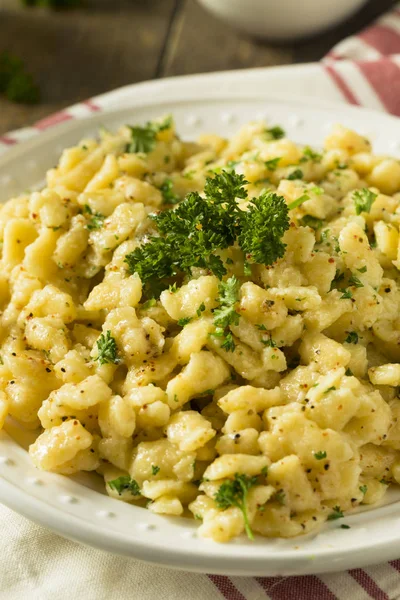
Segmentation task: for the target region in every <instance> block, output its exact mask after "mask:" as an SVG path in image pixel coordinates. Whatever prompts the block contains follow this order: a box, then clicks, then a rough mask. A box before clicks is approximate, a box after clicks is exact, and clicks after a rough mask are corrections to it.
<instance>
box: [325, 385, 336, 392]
mask: <svg viewBox="0 0 400 600" xmlns="http://www.w3.org/2000/svg"><path fill="white" fill-rule="evenodd" d="M335 390H336V387H335V386H334V385H331V387H329V388H328V389H326V390H325V391H324V394H329V392H333V391H335Z"/></svg>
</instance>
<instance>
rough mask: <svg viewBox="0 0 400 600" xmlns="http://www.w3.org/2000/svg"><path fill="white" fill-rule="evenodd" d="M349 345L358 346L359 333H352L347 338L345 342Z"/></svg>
mask: <svg viewBox="0 0 400 600" xmlns="http://www.w3.org/2000/svg"><path fill="white" fill-rule="evenodd" d="M344 341H345V342H347V343H348V344H358V333H356V332H355V331H350V332H349V334H348V336H347V338H346V339H345V340H344Z"/></svg>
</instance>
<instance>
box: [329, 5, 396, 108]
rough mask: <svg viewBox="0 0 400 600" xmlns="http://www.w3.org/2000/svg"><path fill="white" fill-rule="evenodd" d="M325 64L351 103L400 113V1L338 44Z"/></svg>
mask: <svg viewBox="0 0 400 600" xmlns="http://www.w3.org/2000/svg"><path fill="white" fill-rule="evenodd" d="M323 67H324V69H325V71H326V72H327V73H328V74H329V75H330V77H331V78H332V80H333V81H334V82H335V84H336V86H337V87H338V89H339V90H340V92H341V93H342V94H343V97H344V98H345V99H346V100H347V102H349V103H350V104H356V105H361V106H366V107H368V108H372V109H375V110H382V111H387V112H389V113H392V114H394V115H398V116H400V4H398V5H397V6H396V8H394V9H393V10H392V11H391V12H390V13H387V14H385V15H384V16H382V17H381V18H380V19H378V20H377V21H376V22H375V23H374V24H373V26H372V27H368V28H367V29H365V30H364V31H361V33H359V34H358V35H354V36H351V37H349V38H347V39H345V40H343V41H342V42H340V43H339V44H338V45H337V46H335V48H333V50H332V51H331V52H330V53H329V54H328V56H327V57H326V58H325V59H324V61H323Z"/></svg>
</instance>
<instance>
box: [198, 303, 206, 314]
mask: <svg viewBox="0 0 400 600" xmlns="http://www.w3.org/2000/svg"><path fill="white" fill-rule="evenodd" d="M205 310H206V305H205V304H204V302H202V303H201V304H200V306H199V308H198V309H197V310H196V315H197V316H198V317H200V316H201V313H202V312H204V311H205Z"/></svg>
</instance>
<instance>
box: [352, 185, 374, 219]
mask: <svg viewBox="0 0 400 600" xmlns="http://www.w3.org/2000/svg"><path fill="white" fill-rule="evenodd" d="M377 197H378V194H375V193H374V192H371V190H369V189H368V188H363V189H362V190H357V191H356V192H354V193H353V201H354V208H355V209H356V215H361V213H363V212H366V213H369V212H370V210H371V207H372V205H373V203H374V202H375V200H376V198H377Z"/></svg>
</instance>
